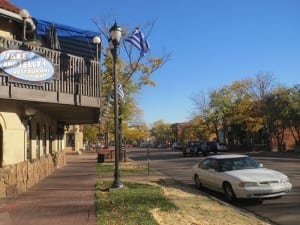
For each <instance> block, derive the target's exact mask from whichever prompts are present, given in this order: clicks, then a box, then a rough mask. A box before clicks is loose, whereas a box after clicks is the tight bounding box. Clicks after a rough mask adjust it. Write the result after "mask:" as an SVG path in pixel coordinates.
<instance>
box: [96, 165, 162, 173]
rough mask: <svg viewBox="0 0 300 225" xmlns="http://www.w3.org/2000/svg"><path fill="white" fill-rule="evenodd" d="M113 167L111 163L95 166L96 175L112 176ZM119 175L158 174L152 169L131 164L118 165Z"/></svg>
mask: <svg viewBox="0 0 300 225" xmlns="http://www.w3.org/2000/svg"><path fill="white" fill-rule="evenodd" d="M114 168H115V165H114V164H112V163H105V164H99V163H98V164H97V173H99V174H102V175H105V174H113V173H114ZM119 172H120V174H121V175H122V174H124V175H125V174H133V175H134V174H136V175H143V174H144V175H146V174H148V172H150V173H151V174H158V172H157V171H155V170H153V169H151V168H150V169H149V171H148V168H147V167H145V166H138V165H134V166H133V165H132V164H123V163H122V164H120V168H119Z"/></svg>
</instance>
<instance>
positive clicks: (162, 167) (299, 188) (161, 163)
mask: <svg viewBox="0 0 300 225" xmlns="http://www.w3.org/2000/svg"><path fill="white" fill-rule="evenodd" d="M247 154H249V155H252V156H253V157H254V158H255V159H256V160H257V161H259V162H261V163H263V164H264V166H265V167H268V168H271V169H275V170H279V171H281V172H284V173H285V174H287V175H288V176H289V178H290V180H291V182H292V184H293V190H292V192H291V193H288V194H287V195H286V196H284V197H282V198H280V199H274V200H265V201H264V202H263V204H261V205H257V204H253V202H247V201H239V202H237V203H236V204H235V207H238V208H242V209H245V210H247V211H248V212H251V213H253V214H255V215H257V216H259V217H262V218H266V219H267V220H268V221H269V222H272V223H273V224H278V225H298V224H299V221H300V154H299V153H298V154H287V153H279V154H277V153H274V154H273V153H262V152H248V153H247ZM128 156H129V157H131V158H132V159H134V160H136V161H141V162H143V163H145V164H149V166H150V168H153V169H157V170H158V171H160V172H161V173H163V174H165V175H167V176H170V177H172V178H174V179H176V180H179V181H181V182H183V183H185V184H186V185H190V186H192V185H193V180H192V178H191V167H192V165H194V164H196V163H197V162H199V160H200V159H201V158H202V157H182V153H181V152H172V151H170V150H161V149H150V156H149V158H148V157H147V154H146V149H137V150H136V151H132V152H129V153H128ZM203 194H207V195H209V196H213V197H215V198H217V199H219V200H221V201H225V198H224V196H223V195H221V194H219V193H215V192H212V191H208V190H207V191H205V192H204V193H203Z"/></svg>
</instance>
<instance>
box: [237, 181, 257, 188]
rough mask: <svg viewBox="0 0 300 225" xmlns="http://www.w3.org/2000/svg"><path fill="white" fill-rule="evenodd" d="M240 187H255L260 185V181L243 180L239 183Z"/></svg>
mask: <svg viewBox="0 0 300 225" xmlns="http://www.w3.org/2000/svg"><path fill="white" fill-rule="evenodd" d="M239 186H240V187H255V186H258V183H256V182H241V183H239Z"/></svg>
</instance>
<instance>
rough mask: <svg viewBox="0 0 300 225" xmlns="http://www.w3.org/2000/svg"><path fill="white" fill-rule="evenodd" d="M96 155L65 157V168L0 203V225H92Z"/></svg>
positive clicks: (94, 216) (94, 220) (94, 218)
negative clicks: (13, 197)
mask: <svg viewBox="0 0 300 225" xmlns="http://www.w3.org/2000/svg"><path fill="white" fill-rule="evenodd" d="M96 162H97V155H96V153H94V154H81V155H67V165H66V166H64V167H63V168H61V169H57V170H56V171H55V172H54V173H53V174H51V175H50V176H48V177H47V178H45V179H44V180H42V181H41V182H39V183H38V184H37V185H35V186H34V187H32V188H31V189H29V190H28V191H27V192H25V193H22V194H20V195H19V196H17V197H16V198H15V199H11V200H8V201H3V200H2V201H0V225H48V224H49V225H96V223H97V220H96V215H95V185H96V180H97V174H96Z"/></svg>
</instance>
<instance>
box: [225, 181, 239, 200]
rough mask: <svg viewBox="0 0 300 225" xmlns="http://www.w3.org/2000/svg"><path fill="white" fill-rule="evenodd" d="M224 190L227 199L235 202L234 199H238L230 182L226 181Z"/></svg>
mask: <svg viewBox="0 0 300 225" xmlns="http://www.w3.org/2000/svg"><path fill="white" fill-rule="evenodd" d="M223 190H224V193H225V196H226V199H227V200H228V201H229V202H233V201H235V200H236V197H235V194H234V191H233V189H232V186H231V184H230V183H228V182H225V183H224V184H223Z"/></svg>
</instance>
